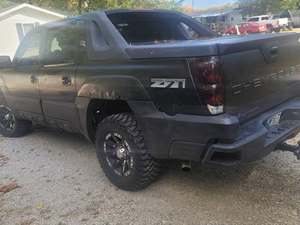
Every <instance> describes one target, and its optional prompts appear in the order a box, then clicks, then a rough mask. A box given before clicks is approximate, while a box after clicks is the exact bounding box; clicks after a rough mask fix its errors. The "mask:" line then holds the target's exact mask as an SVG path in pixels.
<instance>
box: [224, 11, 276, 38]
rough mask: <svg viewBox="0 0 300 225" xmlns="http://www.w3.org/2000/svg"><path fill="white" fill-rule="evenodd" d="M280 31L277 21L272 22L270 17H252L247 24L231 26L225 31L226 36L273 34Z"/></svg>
mask: <svg viewBox="0 0 300 225" xmlns="http://www.w3.org/2000/svg"><path fill="white" fill-rule="evenodd" d="M273 31H276V32H277V31H280V27H279V24H278V21H277V20H272V18H271V17H270V16H268V15H262V16H254V17H250V18H249V19H248V21H247V22H245V23H242V24H239V25H235V26H231V27H229V28H227V29H226V30H225V34H229V35H234V34H238V35H242V34H253V33H271V32H273Z"/></svg>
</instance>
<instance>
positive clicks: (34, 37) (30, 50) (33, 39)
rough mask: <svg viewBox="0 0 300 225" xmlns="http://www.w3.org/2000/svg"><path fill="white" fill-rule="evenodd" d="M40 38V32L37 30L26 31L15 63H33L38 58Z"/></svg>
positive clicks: (36, 61) (37, 61)
mask: <svg viewBox="0 0 300 225" xmlns="http://www.w3.org/2000/svg"><path fill="white" fill-rule="evenodd" d="M40 40H41V34H40V32H38V31H32V32H30V33H28V34H27V35H26V36H25V38H24V40H23V41H22V43H21V45H20V47H19V49H18V51H17V53H16V56H15V59H14V62H15V63H16V64H23V65H33V64H37V63H39V60H40Z"/></svg>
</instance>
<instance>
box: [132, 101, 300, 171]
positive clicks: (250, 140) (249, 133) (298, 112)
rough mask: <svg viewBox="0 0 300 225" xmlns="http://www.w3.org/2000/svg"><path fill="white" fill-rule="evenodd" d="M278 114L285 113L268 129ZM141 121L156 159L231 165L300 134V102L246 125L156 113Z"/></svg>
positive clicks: (218, 118) (234, 119)
mask: <svg viewBox="0 0 300 225" xmlns="http://www.w3.org/2000/svg"><path fill="white" fill-rule="evenodd" d="M278 112H281V113H282V116H281V122H280V124H279V125H276V126H273V127H270V128H267V127H266V126H265V125H264V124H265V121H266V120H267V119H269V118H270V117H272V116H273V115H274V114H276V113H278ZM138 119H139V122H140V124H141V125H142V127H143V128H144V129H143V130H144V134H145V139H146V142H147V146H148V147H149V149H150V151H151V154H152V155H153V156H154V157H156V158H163V159H167V158H173V159H181V160H192V161H197V162H202V163H203V164H218V165H227V166H231V165H237V164H241V163H247V162H251V161H255V160H258V159H261V158H263V157H264V156H266V155H268V154H269V153H271V152H272V151H274V150H276V147H277V145H278V144H281V143H282V142H284V141H285V140H286V139H288V138H290V137H292V136H294V135H296V134H297V133H298V132H300V99H296V100H293V101H289V102H286V103H284V104H282V105H280V106H278V107H276V108H274V109H272V110H269V111H267V112H265V113H263V114H261V115H260V116H258V117H256V118H254V119H252V120H251V121H248V122H247V123H245V124H240V123H239V120H238V118H237V117H235V116H230V115H227V114H224V115H220V116H215V117H207V116H191V115H176V116H167V115H165V114H164V113H161V112H157V111H156V112H153V113H146V114H143V115H141V116H139V117H138Z"/></svg>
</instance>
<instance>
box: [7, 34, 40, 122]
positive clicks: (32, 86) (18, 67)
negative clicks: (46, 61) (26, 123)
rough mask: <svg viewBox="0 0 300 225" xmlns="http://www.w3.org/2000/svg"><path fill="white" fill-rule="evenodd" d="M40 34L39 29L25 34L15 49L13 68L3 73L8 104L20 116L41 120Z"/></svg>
mask: <svg viewBox="0 0 300 225" xmlns="http://www.w3.org/2000/svg"><path fill="white" fill-rule="evenodd" d="M41 36H42V35H41V32H40V31H39V30H35V31H32V32H30V33H29V34H27V35H26V37H25V39H24V40H23V41H22V44H21V45H20V47H19V48H18V50H17V53H16V56H15V58H14V60H13V69H12V70H10V72H7V73H5V74H3V80H4V83H5V86H6V91H5V92H4V94H5V97H6V101H7V103H8V105H9V106H10V107H11V108H12V109H13V110H15V111H16V113H17V114H19V116H20V117H22V118H25V119H30V120H39V121H43V116H42V110H41V104H40V95H39V89H38V73H39V69H40V67H41V64H40V46H41Z"/></svg>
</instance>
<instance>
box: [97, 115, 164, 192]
mask: <svg viewBox="0 0 300 225" xmlns="http://www.w3.org/2000/svg"><path fill="white" fill-rule="evenodd" d="M96 151H97V156H98V159H99V161H100V164H101V167H102V169H103V171H104V173H105V175H106V176H107V177H108V179H109V180H110V181H111V182H112V183H113V184H114V185H116V186H117V187H119V188H120V189H123V190H127V191H137V190H141V189H144V188H146V187H147V186H148V185H150V184H151V183H152V182H153V181H154V180H155V179H156V178H157V177H158V175H159V172H160V165H159V162H158V160H156V159H154V158H153V157H152V156H151V155H150V153H149V151H148V149H147V148H146V145H145V142H144V137H143V135H142V132H141V130H140V129H139V128H138V126H137V121H136V120H135V118H134V117H133V116H132V115H131V114H127V113H121V114H115V115H112V116H109V117H107V118H105V119H104V120H103V121H102V122H101V123H100V124H99V125H98V129H97V133H96Z"/></svg>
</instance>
